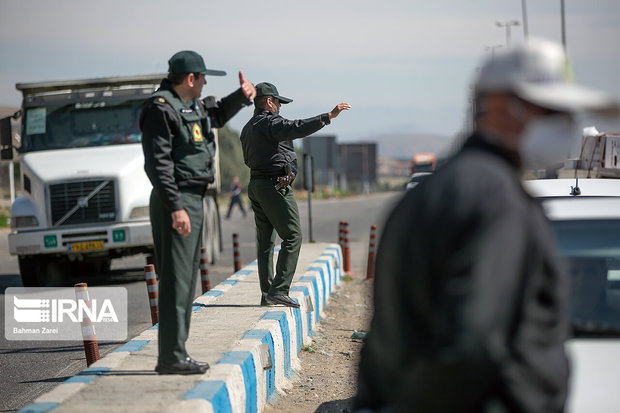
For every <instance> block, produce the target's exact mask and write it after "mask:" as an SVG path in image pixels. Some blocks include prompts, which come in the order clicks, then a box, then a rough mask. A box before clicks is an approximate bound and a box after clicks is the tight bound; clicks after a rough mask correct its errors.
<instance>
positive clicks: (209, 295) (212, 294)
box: [203, 290, 224, 297]
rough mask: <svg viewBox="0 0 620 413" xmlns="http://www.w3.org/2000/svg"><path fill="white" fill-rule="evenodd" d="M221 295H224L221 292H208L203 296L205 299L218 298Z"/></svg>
mask: <svg viewBox="0 0 620 413" xmlns="http://www.w3.org/2000/svg"><path fill="white" fill-rule="evenodd" d="M222 294H224V291H222V290H209V291H207V292H206V293H204V294H203V295H204V296H207V297H220V296H221V295H222Z"/></svg>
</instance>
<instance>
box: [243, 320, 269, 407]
mask: <svg viewBox="0 0 620 413" xmlns="http://www.w3.org/2000/svg"><path fill="white" fill-rule="evenodd" d="M242 339H258V340H260V341H261V343H267V345H268V346H269V352H270V353H271V360H272V361H273V366H272V367H271V368H270V369H269V370H266V371H265V395H266V399H267V400H270V399H271V396H272V394H273V393H274V391H275V389H276V352H275V348H274V344H273V337H272V336H271V333H270V332H269V330H262V329H260V330H249V331H246V332H245V334H244V335H243V337H242Z"/></svg>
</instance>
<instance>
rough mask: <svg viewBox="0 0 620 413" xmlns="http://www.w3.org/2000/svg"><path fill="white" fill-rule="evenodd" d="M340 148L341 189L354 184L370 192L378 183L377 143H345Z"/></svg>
mask: <svg viewBox="0 0 620 413" xmlns="http://www.w3.org/2000/svg"><path fill="white" fill-rule="evenodd" d="M338 146H339V148H340V175H341V188H342V189H345V190H346V187H348V186H349V185H351V184H353V183H358V184H360V185H361V189H362V191H363V192H370V191H371V190H372V189H373V188H374V187H375V186H376V183H377V143H376V142H360V143H343V144H340V145H338Z"/></svg>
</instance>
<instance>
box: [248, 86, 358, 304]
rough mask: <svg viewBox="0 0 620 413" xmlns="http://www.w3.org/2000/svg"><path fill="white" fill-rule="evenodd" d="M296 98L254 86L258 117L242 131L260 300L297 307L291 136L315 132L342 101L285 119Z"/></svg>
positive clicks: (296, 232)
mask: <svg viewBox="0 0 620 413" xmlns="http://www.w3.org/2000/svg"><path fill="white" fill-rule="evenodd" d="M290 102H292V100H291V99H289V98H285V97H283V96H280V95H279V94H278V89H276V87H275V86H274V85H272V84H271V83H266V82H264V83H259V84H258V85H256V99H255V100H254V106H255V110H254V116H253V117H252V119H250V121H249V122H248V123H247V124H246V125H245V127H244V128H243V130H242V131H241V137H240V138H241V145H242V147H243V158H244V161H245V164H246V165H247V166H249V167H250V183H249V185H248V197H249V198H250V202H251V205H252V210H253V211H254V220H255V222H256V244H257V245H256V246H257V258H258V277H259V280H260V288H261V292H262V296H261V305H270V304H282V305H286V306H289V307H295V308H299V304H298V303H297V302H295V301H294V300H293V299H291V298H290V297H289V296H288V293H289V289H290V286H291V282H292V281H293V276H294V275H295V268H296V267H297V258H298V257H299V250H300V249H301V226H300V224H299V212H298V210H297V203H296V202H295V198H294V197H293V192H292V189H291V186H290V184H291V183H292V182H293V179H295V175H297V156H296V155H295V149H294V148H293V142H292V140H293V139H297V138H303V137H306V136H308V135H311V134H313V133H314V132H316V131H318V130H319V129H321V128H322V127H324V126H325V125H328V124H329V123H330V120H331V119H333V118H335V117H336V116H338V115H339V114H340V112H341V111H343V110H348V109H349V108H350V105H349V104H348V103H340V104H339V105H337V106H336V107H335V108H334V109H333V110H332V111H331V112H329V113H323V114H321V115H318V116H314V117H312V118H308V119H298V120H287V119H285V118H283V117H282V116H280V114H279V113H280V105H281V104H286V103H290ZM276 232H277V234H278V235H279V236H280V238H282V245H281V249H280V254H279V255H278V261H277V263H276V272H275V276H274V272H273V247H274V242H275V235H276Z"/></svg>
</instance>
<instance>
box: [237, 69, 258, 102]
mask: <svg viewBox="0 0 620 413" xmlns="http://www.w3.org/2000/svg"><path fill="white" fill-rule="evenodd" d="M239 84H240V85H241V90H242V91H243V94H244V95H245V97H246V98H248V100H254V98H255V97H256V89H254V85H253V84H252V82H250V81H249V80H247V79H246V78H245V77H243V70H240V71H239Z"/></svg>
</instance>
